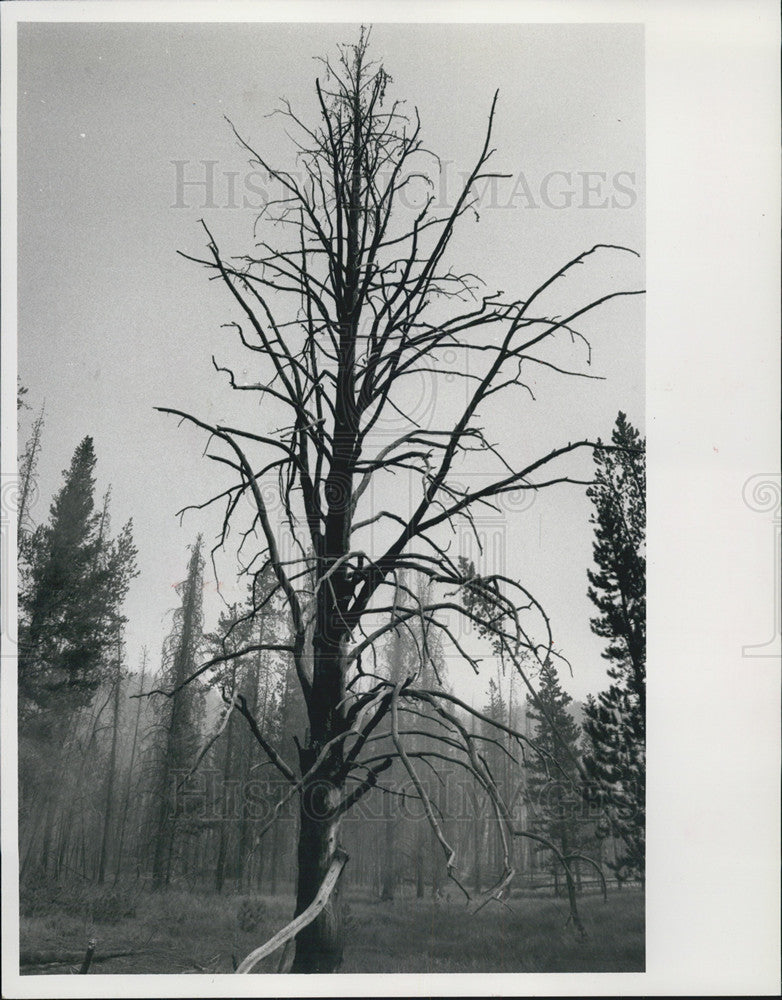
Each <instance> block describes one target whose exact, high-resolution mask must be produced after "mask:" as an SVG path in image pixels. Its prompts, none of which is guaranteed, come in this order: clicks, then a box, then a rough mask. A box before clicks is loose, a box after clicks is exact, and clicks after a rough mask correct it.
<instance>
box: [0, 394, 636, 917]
mask: <svg viewBox="0 0 782 1000" xmlns="http://www.w3.org/2000/svg"><path fill="white" fill-rule="evenodd" d="M43 425H44V421H43V415H42V414H41V415H39V417H38V418H37V419H36V420H35V422H34V424H33V428H32V433H31V435H30V439H29V441H28V444H27V447H26V449H25V451H24V452H23V454H22V457H21V460H20V485H21V489H20V497H21V498H22V501H23V500H24V498H25V497H26V496H30V495H31V493H32V491H33V490H34V489H35V481H34V480H35V474H36V466H37V459H38V455H39V452H40V448H41V444H42V439H43ZM612 440H613V443H614V444H615V445H617V447H618V448H620V449H632V450H619V451H617V452H615V453H611V454H610V457H609V458H606V457H605V456H603V455H599V457H598V458H597V460H596V478H595V484H594V485H593V486H592V487H591V488H590V496H591V499H592V501H593V506H594V513H593V517H592V520H593V523H594V526H595V542H594V561H595V566H596V570H594V571H592V570H590V571H589V585H590V587H589V596H590V597H591V599H592V601H593V603H594V604H595V606H596V609H597V611H598V614H597V615H596V617H595V618H594V619H593V622H592V627H593V629H594V631H595V632H596V634H598V635H599V636H601V637H602V638H604V639H605V640H606V651H605V656H606V658H607V659H608V660H609V661H610V663H611V667H610V668H609V680H610V684H609V686H608V687H607V688H606V690H604V691H601V692H599V693H598V695H597V696H596V697H591V696H590V698H589V699H588V701H587V703H586V705H584V706H583V708H582V712H581V713H580V714H581V715H582V719H578V718H577V717H576V713H574V711H573V706H572V705H571V698H570V696H569V695H568V694H567V693H566V692H565V691H564V690H563V688H562V685H561V681H560V677H559V675H558V672H557V669H556V667H555V666H554V663H553V661H551V660H550V661H547V662H546V663H545V664H544V665H543V667H542V668H541V669H540V671H539V673H538V677H537V684H536V688H537V698H533V697H532V696H531V695H530V694H529V693H525V692H524V691H523V690H520V687H521V685H520V684H519V682H518V680H517V678H515V677H514V674H513V673H512V672H510V671H506V670H504V669H503V665H502V656H501V649H500V648H499V646H498V645H497V644H496V643H495V645H496V646H497V648H496V649H495V653H496V654H497V676H496V678H492V679H490V680H489V684H488V688H487V690H486V694H485V701H484V702H483V703H481V704H479V705H478V706H477V714H472V715H468V714H467V713H461V714H460V717H461V721H462V723H463V724H464V725H469V726H470V727H471V729H472V734H473V736H474V737H475V739H476V740H477V741H478V742H479V743H480V745H481V746H482V753H483V754H484V756H485V759H486V760H487V763H488V765H489V767H490V768H491V773H492V774H493V775H494V776H495V780H496V781H497V783H498V785H500V786H501V791H502V794H503V796H504V797H505V798H506V800H507V801H508V802H509V803H511V808H512V809H513V811H514V815H515V816H516V818H517V819H518V821H519V822H521V823H523V824H524V825H525V826H526V827H527V829H528V830H529V831H530V832H531V834H533V835H535V834H540V835H541V837H542V838H544V840H546V841H548V840H553V841H554V842H555V843H556V844H557V845H558V846H559V848H560V849H561V851H562V853H563V854H565V855H568V854H571V853H572V852H573V851H578V852H583V853H584V855H585V856H589V857H591V858H593V859H596V860H597V862H598V864H599V866H600V868H601V870H602V871H603V872H604V873H606V874H608V873H609V872H610V873H613V875H614V876H615V877H616V878H617V880H618V882H619V884H620V885H621V884H622V882H623V881H625V880H627V879H638V878H640V879H643V872H644V771H645V768H644V718H645V705H644V693H645V658H644V649H645V636H644V626H643V619H644V611H645V609H644V581H645V570H644V544H645V541H644V539H645V530H644V529H645V514H644V495H645V483H644V462H643V449H644V442H643V440H642V439H641V438H640V435H639V434H638V432H637V431H636V430H635V429H634V428H633V427H632V426H631V425H630V424H629V422H628V421H627V419H626V417H625V416H624V414H620V415H619V418H618V421H617V425H616V427H615V429H614V432H613V437H612ZM95 483H96V456H95V452H94V446H93V442H92V439H91V438H89V437H87V438H85V439H84V440H83V441H82V442H80V444H79V445H78V447H77V448H76V450H75V452H74V455H73V459H72V461H71V464H70V466H69V468H68V469H67V470H65V471H64V473H63V484H62V486H61V488H60V489H59V491H58V492H57V493H56V495H55V496H54V498H53V500H52V503H51V507H50V510H49V517H48V520H47V521H46V523H44V524H41V525H38V526H37V527H32V525H31V514H30V511H29V508H27V507H25V504H24V502H20V505H19V514H18V517H19V527H20V534H19V537H20V551H19V567H20V595H19V596H20V600H19V607H20V630H19V636H20V652H19V738H20V775H19V778H20V815H19V831H20V859H21V878H22V885H23V888H24V887H27V888H35V887H36V886H40V885H41V884H42V883H58V882H68V881H69V880H72V879H74V878H78V879H82V880H87V881H90V882H93V881H94V882H97V883H98V884H104V883H105V882H108V883H109V884H112V885H116V884H117V883H118V882H119V883H120V884H121V885H123V886H125V885H127V884H128V883H129V882H132V883H134V884H137V885H139V886H146V887H148V888H150V889H155V888H162V887H165V886H169V885H171V884H176V885H181V884H185V885H188V886H190V887H193V888H199V889H212V890H214V891H216V892H223V891H243V892H247V891H261V892H269V893H277V892H281V891H291V888H292V886H293V885H294V883H295V879H296V858H295V850H294V845H295V841H296V832H297V825H298V817H297V814H296V811H295V809H293V808H292V807H291V806H292V803H291V801H290V800H288V801H287V802H285V801H283V800H285V798H286V791H287V788H286V786H285V785H284V784H281V783H280V782H279V781H277V780H274V779H271V780H270V776H269V771H268V767H269V760H268V757H267V755H266V754H265V753H264V752H263V747H262V745H261V744H259V742H258V740H257V739H256V737H255V734H254V733H253V732H252V730H251V729H250V728H249V727H248V726H247V724H246V719H245V718H242V717H241V716H242V711H241V710H242V709H243V710H244V712H245V714H246V717H247V718H249V719H252V720H253V723H254V724H255V725H256V726H257V728H258V730H259V731H260V733H261V734H263V739H264V740H268V741H269V743H270V744H271V745H278V746H283V747H284V746H286V745H291V744H292V736H293V734H295V733H297V732H300V731H301V730H302V728H303V727H304V726H305V724H306V706H305V704H304V702H303V699H302V696H301V689H300V687H299V685H298V683H297V678H296V671H295V666H294V664H293V662H292V658H291V656H290V654H289V653H287V652H286V651H285V650H284V649H281V651H279V652H274V651H273V650H270V649H269V648H268V647H270V646H274V645H275V644H276V645H278V646H280V647H284V646H285V644H286V642H288V641H289V639H290V620H289V615H288V613H287V612H286V609H285V606H284V602H283V601H282V599H281V598H280V595H279V594H278V593H275V590H274V586H273V579H272V577H271V574H270V573H267V574H266V576H265V577H264V578H263V579H262V580H260V581H256V582H254V583H253V585H252V587H251V588H250V592H248V594H247V600H246V602H245V603H244V604H243V605H238V604H237V605H234V606H233V607H232V608H230V609H226V610H224V611H223V612H222V613H221V615H220V617H219V620H218V621H217V623H216V625H215V627H214V629H213V630H211V631H210V630H209V629H207V627H206V625H205V622H204V615H203V576H204V543H203V539H202V538H201V536H199V537H198V538H197V539H196V540H195V541H194V543H193V544H192V546H191V547H190V550H189V555H188V559H187V563H186V572H185V575H184V579H183V580H182V582H181V583H180V584H179V585H178V586H177V588H176V593H177V596H178V599H179V603H178V604H177V606H176V607H175V608H172V609H170V611H171V628H170V631H169V634H168V635H167V637H166V639H165V642H164V644H163V647H162V649H161V651H160V653H159V655H158V656H157V657H156V659H154V660H153V656H151V655H150V653H149V651H148V650H147V649H146V648H145V649H144V650H143V653H142V657H141V662H140V663H138V664H135V665H133V666H131V665H130V664H129V663H128V662H127V658H126V654H125V643H124V638H123V636H124V631H125V629H126V628H127V624H128V623H127V619H126V617H125V616H124V614H123V602H124V598H125V596H126V594H127V590H128V587H129V586H130V583H131V581H132V580H133V578H134V577H135V576H136V575H137V569H136V547H135V543H134V540H133V526H132V523H131V522H128V523H127V524H126V525H124V526H123V527H122V529H121V530H120V532H119V533H118V534H117V535H112V531H111V520H110V499H111V494H110V490H108V491H106V493H105V494H104V495H103V497H102V499H101V500H100V501H98V499H97V498H96V495H95ZM31 527H32V530H30V528H31ZM466 572H467V575H468V576H469V577H470V578H471V579H472V581H473V587H472V589H468V591H467V593H466V595H465V600H466V602H467V603H468V604H470V603H473V604H475V602H478V603H480V582H481V577H480V576H479V575H478V573H477V572H476V569H475V567H474V566H472V565H470V566H468V567H466ZM408 583H409V585H410V588H411V589H412V590H413V591H414V592H415V593H416V596H417V599H418V601H419V602H424V601H426V599H427V593H426V592H427V588H428V584H427V581H426V580H425V579H424V578H421V577H418V578H416V579H413V580H410V581H408ZM402 585H403V586H405V587H406V588H407V584H406V583H405V581H404V579H403V581H402ZM258 604H261V605H263V609H264V610H263V613H262V614H261V615H258V614H255V613H253V609H254V608H256V607H257V606H258ZM424 632H425V625H424V624H422V623H421V622H420V621H414V622H413V624H412V625H411V626H410V627H407V628H395V629H393V630H391V631H390V632H389V634H388V636H387V638H386V640H385V642H384V645H383V646H382V649H381V650H380V655H379V657H378V660H379V666H378V669H379V670H380V671H381V672H382V673H383V674H384V676H386V677H388V679H389V680H390V681H392V682H398V681H399V680H400V679H401V678H403V677H404V676H405V675H406V673H407V672H409V671H410V670H412V669H415V668H416V666H417V664H416V661H417V660H418V659H419V658H420V650H421V648H422V645H424V644H425V645H426V646H427V648H428V659H427V661H426V664H425V665H424V667H423V677H422V683H424V684H427V683H435V681H437V682H439V683H441V684H444V685H445V690H447V691H452V687H451V685H450V684H449V682H448V668H447V659H446V656H445V654H444V649H443V642H442V640H441V639H440V638H439V637H437V636H432V635H425V634H424ZM253 645H256V646H257V647H258V648H257V649H255V650H254V651H251V652H249V653H248V652H244V653H242V655H239V656H235V657H231V658H230V659H227V660H225V659H223V656H224V655H225V654H226V652H229V653H230V652H236V651H242V650H247V649H252V647H253ZM153 655H154V654H153ZM212 660H215V661H216V662H215V663H214V664H213V665H212V666H211V667H210V668H209V669H207V670H205V671H202V673H201V674H200V675H199V677H198V678H197V679H196V680H195V681H192V682H190V683H185V682H186V681H187V680H188V679H189V678H190V677H191V676H192V675H193V674H194V673H196V672H197V671H198V670H199V669H200V668H201V666H202V664H203V663H204V662H207V663H209V662H211V661H212ZM171 692H174V693H173V694H172V693H171ZM239 693H240V697H241V702H240V703H239V705H240V711H238V712H237V711H230V710H229V708H230V707H231V706H233V705H235V704H236V700H235V696H236V695H237V694H239ZM456 711H457V713H458V712H459V709H458V707H457V709H456ZM481 716H483V720H485V721H483V720H482V719H481ZM497 725H499V726H500V727H502V726H506V727H508V731H507V732H505V733H504V737H503V738H501V739H498V738H497ZM516 729H521V730H522V731H523V732H524V733H525V734H526V735H527V736H528V737H529V739H530V747H528V748H526V750H525V751H524V753H523V755H522V754H520V753H519V752H518V751H519V744H518V741H517V740H516V739H515V738H514V736H513V735H512V733H513V731H515V730H516ZM500 732H502V730H501V729H500ZM441 735H442V734H440V733H438V731H437V729H436V727H435V726H434V725H433V724H432V722H431V720H429V719H425V718H419V719H417V720H415V722H414V723H411V726H410V748H409V750H408V754H409V756H410V757H412V758H413V759H415V760H418V761H421V762H424V763H425V764H426V766H427V768H428V769H429V771H430V774H429V777H428V778H427V786H428V791H429V797H430V799H431V801H432V802H433V804H434V806H435V808H436V809H437V811H438V814H439V815H440V816H441V821H442V823H443V825H444V830H445V835H446V836H447V837H448V838H449V840H450V841H451V842H453V843H454V844H455V845H456V847H457V850H458V851H459V854H460V856H461V857H463V858H465V859H466V860H465V866H466V869H467V878H468V880H469V882H470V883H471V885H472V887H473V889H474V890H475V892H477V893H480V892H481V891H482V890H483V889H484V888H486V887H489V886H492V885H493V884H495V883H496V881H497V879H498V877H499V875H500V874H501V871H502V837H501V833H500V830H499V827H498V825H497V823H496V819H495V817H493V816H492V815H491V812H490V810H488V809H487V807H486V801H485V793H484V791H483V790H482V788H481V787H480V785H479V784H478V783H477V782H476V781H475V780H474V777H473V776H472V775H470V774H469V773H466V772H465V771H464V769H463V768H461V767H460V763H459V756H458V754H457V753H455V752H453V751H454V748H453V747H449V746H448V745H447V743H446V744H445V745H444V744H443V741H442V739H438V737H440V736H441ZM391 737H392V734H391V723H390V721H389V720H385V721H384V722H383V723H381V724H380V725H379V726H378V727H377V730H376V732H375V733H374V734H373V735H372V737H370V746H372V745H374V747H375V748H376V750H377V753H376V754H371V755H368V756H367V757H366V766H367V767H370V766H371V764H372V763H373V761H375V760H382V759H384V758H383V748H384V747H387V745H388V743H389V741H390V740H391ZM531 747H534V750H533V749H530V748H531ZM522 749H524V748H522ZM579 762H582V766H581V769H579V766H578V765H579ZM584 769H585V770H586V773H587V775H588V780H584ZM272 820H274V822H271V821H272ZM343 839H344V842H345V843H346V845H347V846H348V850H349V852H350V853H351V856H352V858H353V864H352V866H351V871H350V874H349V876H348V879H349V881H350V882H351V883H352V884H357V885H361V886H364V887H367V888H368V889H369V890H370V891H371V892H372V893H373V894H374V895H376V897H377V898H379V899H382V900H390V899H393V898H394V897H395V895H398V894H399V893H400V892H401V893H408V894H411V895H412V894H415V895H416V896H418V897H419V898H421V897H424V896H430V895H431V896H432V897H433V898H435V899H441V898H444V897H446V896H448V895H449V893H450V890H449V888H448V878H447V870H446V864H445V861H444V859H443V857H442V852H441V850H440V849H439V845H438V843H437V842H436V839H435V837H434V835H433V833H432V830H431V827H430V826H429V824H428V823H427V822H426V817H425V816H424V815H423V814H422V810H421V808H420V801H419V799H418V797H417V795H416V794H415V788H413V787H412V786H411V783H410V781H409V778H408V777H407V775H406V774H405V772H404V769H403V767H402V766H401V764H400V763H399V762H398V761H396V762H393V763H392V765H391V766H390V767H389V768H388V769H387V771H386V773H385V774H384V777H383V781H382V782H378V783H377V788H376V792H375V794H374V796H373V798H372V799H371V800H368V801H366V802H365V803H364V807H363V808H362V809H361V810H359V811H357V814H356V815H354V816H352V817H350V818H349V819H348V820H346V825H345V834H344V838H343ZM575 870H576V874H577V878H576V880H575V882H576V885H575V887H574V888H575V890H576V891H580V889H581V888H582V885H583V882H584V881H587V880H591V881H594V879H595V874H594V872H593V871H590V870H589V868H588V866H584V865H580V866H577V867H576V869H575ZM520 880H521V882H522V883H525V884H528V885H530V886H536V885H537V886H541V885H547V886H552V887H553V888H554V891H555V892H557V893H559V892H563V893H564V892H566V891H567V889H568V886H567V884H566V880H565V879H564V878H563V875H562V870H561V867H560V866H559V865H558V864H557V862H556V858H554V857H552V856H551V854H550V852H549V851H548V850H547V848H546V847H545V844H543V843H540V844H535V843H534V842H532V843H530V844H529V845H527V849H526V851H524V852H523V859H522V863H521V866H520Z"/></svg>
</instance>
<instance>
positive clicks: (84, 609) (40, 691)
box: [19, 437, 137, 731]
mask: <svg viewBox="0 0 782 1000" xmlns="http://www.w3.org/2000/svg"><path fill="white" fill-rule="evenodd" d="M95 462H96V458H95V451H94V448H93V442H92V438H91V437H85V438H84V440H83V441H82V442H81V444H80V445H79V446H78V448H77V449H76V451H75V453H74V456H73V459H72V461H71V465H70V468H69V469H67V470H66V471H65V472H64V473H63V475H64V477H65V482H64V484H63V486H62V488H61V489H60V491H59V492H58V493H57V495H56V496H55V498H54V501H53V502H52V505H51V510H50V514H49V521H48V523H47V524H45V525H41V526H40V527H39V528H37V529H36V531H35V532H34V533H33V535H32V536H31V537H30V540H29V546H28V548H27V550H26V555H27V558H28V560H29V565H28V570H27V572H26V574H25V576H24V578H23V580H22V589H21V592H20V595H19V607H20V628H19V709H20V720H21V722H22V723H23V724H25V725H28V724H30V725H33V724H34V723H35V720H36V719H38V720H39V721H41V720H42V719H45V721H46V725H47V727H48V729H47V731H51V727H52V725H53V724H55V722H53V720H52V718H51V716H52V715H54V716H56V720H55V721H56V725H57V726H59V725H60V724H64V723H65V722H66V721H67V720H68V718H69V717H70V715H71V714H72V713H73V712H74V711H75V710H77V709H78V708H80V707H83V706H85V705H87V704H88V703H89V701H90V700H91V698H92V696H93V695H94V693H95V691H96V690H97V688H98V687H99V686H100V684H101V682H102V681H103V680H104V677H105V673H106V669H107V662H106V654H107V651H108V650H109V648H110V647H111V645H112V643H113V641H114V637H115V635H116V629H117V623H118V621H119V620H120V618H121V613H120V612H121V607H122V603H123V602H124V599H125V596H126V594H127V590H128V587H129V585H130V581H131V580H132V578H133V577H134V576H135V575H136V573H137V570H136V563H135V559H136V549H135V546H134V544H133V528H132V522H130V521H129V522H128V523H127V524H126V525H125V526H124V528H123V529H122V531H121V533H120V535H119V536H118V537H117V539H114V540H113V539H111V538H110V536H109V531H108V499H107V500H106V502H105V503H104V506H103V509H102V511H101V512H98V511H96V510H95V499H94V490H95V477H94V470H95Z"/></svg>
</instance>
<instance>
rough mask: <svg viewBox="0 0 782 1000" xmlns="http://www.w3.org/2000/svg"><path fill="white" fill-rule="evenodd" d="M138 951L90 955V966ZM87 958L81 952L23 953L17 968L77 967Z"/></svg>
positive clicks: (20, 955) (137, 952)
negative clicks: (38, 966) (42, 966)
mask: <svg viewBox="0 0 782 1000" xmlns="http://www.w3.org/2000/svg"><path fill="white" fill-rule="evenodd" d="M140 954H142V952H139V951H107V952H105V953H99V954H97V955H96V954H94V952H93V954H92V956H91V957H90V964H93V963H98V962H108V961H109V959H111V958H125V957H126V956H128V955H140ZM86 960H87V956H86V955H85V954H84V952H82V951H71V952H65V953H62V952H55V951H23V952H21V953H20V954H19V967H20V968H29V967H30V966H36V965H79V963H82V965H83V964H84V962H86Z"/></svg>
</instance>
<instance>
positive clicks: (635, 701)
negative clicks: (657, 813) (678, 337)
mask: <svg viewBox="0 0 782 1000" xmlns="http://www.w3.org/2000/svg"><path fill="white" fill-rule="evenodd" d="M611 441H612V444H613V445H614V446H615V449H616V450H614V451H611V452H600V451H598V452H596V453H595V464H596V475H595V484H594V486H591V487H590V488H589V490H588V491H587V492H588V495H589V496H590V498H591V499H592V502H593V504H594V507H595V511H594V514H593V515H592V523H593V524H594V526H595V542H594V545H593V552H594V561H595V564H596V566H597V572H593V571H591V570H590V571H589V582H590V584H591V587H590V588H589V597H590V599H591V600H592V602H593V603H594V605H595V606H596V607H597V609H598V612H599V614H598V615H597V616H596V617H595V618H593V619H592V629H593V631H594V632H595V633H596V634H597V635H599V636H601V638H604V639H605V640H606V649H605V652H604V654H603V655H604V657H605V658H606V659H607V660H609V661H610V663H611V667H610V668H609V671H608V675H609V677H610V678H611V681H612V683H611V684H610V685H609V687H608V689H607V690H606V691H602V692H600V694H599V695H598V697H597V699H595V698H590V699H589V701H588V702H587V705H586V709H585V712H586V718H585V720H584V728H585V730H586V734H587V738H588V746H589V753H588V754H587V757H586V760H585V765H586V768H587V772H588V776H589V782H588V785H587V790H588V794H589V796H590V797H591V798H592V799H593V800H594V801H597V802H598V803H600V804H602V805H604V806H605V808H606V817H607V819H608V821H609V823H610V827H611V830H612V832H613V833H614V835H615V836H617V837H619V838H620V839H621V841H622V843H623V845H624V849H623V851H621V852H620V853H619V855H618V857H617V860H616V863H615V867H616V870H617V874H618V875H620V876H621V875H623V874H624V875H626V876H630V875H635V876H638V877H640V878H641V879H643V878H644V871H645V827H646V811H645V797H646V780H645V775H646V464H645V460H646V442H645V440H644V439H642V438H641V436H640V434H639V432H638V431H637V430H636V429H635V428H634V427H633V426H632V424H630V423H629V421H628V420H627V418H626V416H625V414H624V413H620V414H619V416H618V417H617V421H616V427H615V428H614V431H613V433H612V435H611Z"/></svg>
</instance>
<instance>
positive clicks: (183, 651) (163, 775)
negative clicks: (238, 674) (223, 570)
mask: <svg viewBox="0 0 782 1000" xmlns="http://www.w3.org/2000/svg"><path fill="white" fill-rule="evenodd" d="M201 549H202V539H201V536H200V535H199V536H198V538H197V539H196V542H195V544H194V545H193V546H192V547H191V549H190V560H189V562H188V567H187V577H186V578H185V580H184V581H183V582H182V583H180V584H178V585H177V588H176V590H177V594H178V595H179V597H180V598H181V603H180V605H179V607H178V608H177V609H176V610H175V612H174V622H173V628H172V630H171V632H170V633H169V635H168V637H167V638H166V640H165V642H164V644H163V670H162V680H163V686H164V688H165V689H166V691H173V692H174V693H173V694H172V695H171V696H170V697H167V698H161V700H160V702H159V703H158V720H157V736H158V738H157V740H156V746H155V751H156V752H155V765H154V767H155V772H156V779H157V780H156V786H157V788H156V794H155V804H154V810H155V815H154V829H153V842H152V849H153V858H152V875H153V882H154V885H155V886H156V887H160V886H162V885H164V884H165V885H168V883H169V881H170V878H171V873H172V868H173V863H174V844H175V839H176V834H177V828H178V826H179V825H180V824H179V819H180V816H181V805H182V797H181V795H176V796H175V795H174V794H173V792H174V787H173V786H174V783H175V782H181V781H182V779H183V778H184V776H185V775H186V773H187V772H188V771H189V770H190V768H191V767H192V765H193V763H194V760H195V756H196V754H197V752H198V745H199V741H200V735H201V722H202V714H203V695H202V687H201V685H200V684H198V683H197V682H191V683H190V684H187V685H185V686H184V687H181V689H180V686H181V685H183V684H184V682H185V681H186V680H187V679H188V678H189V677H190V675H191V674H192V673H193V672H194V671H195V669H196V668H197V666H198V657H199V655H200V653H201V650H202V647H203V644H204V635H203V574H204V559H203V555H202V552H201Z"/></svg>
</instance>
